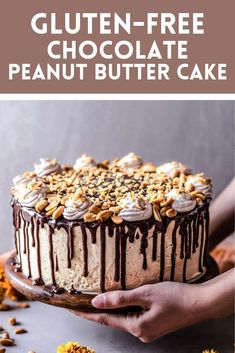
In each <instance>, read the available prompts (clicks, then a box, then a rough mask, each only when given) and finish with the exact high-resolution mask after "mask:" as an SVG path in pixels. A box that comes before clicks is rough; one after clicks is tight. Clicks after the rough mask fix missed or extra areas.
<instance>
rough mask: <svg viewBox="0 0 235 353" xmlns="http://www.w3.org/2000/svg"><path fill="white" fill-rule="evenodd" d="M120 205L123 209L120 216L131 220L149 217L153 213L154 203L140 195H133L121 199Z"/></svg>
mask: <svg viewBox="0 0 235 353" xmlns="http://www.w3.org/2000/svg"><path fill="white" fill-rule="evenodd" d="M120 207H121V208H122V210H121V212H120V213H119V216H120V217H121V218H122V219H124V220H125V221H129V222H133V221H141V220H145V219H148V218H150V217H151V216H152V213H153V209H152V205H151V204H150V203H149V202H146V201H144V200H143V199H141V198H138V197H137V198H135V197H132V196H131V195H128V196H127V197H126V198H125V199H123V200H121V202H120Z"/></svg>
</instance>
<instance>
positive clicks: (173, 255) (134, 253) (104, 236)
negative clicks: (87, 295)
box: [12, 154, 211, 292]
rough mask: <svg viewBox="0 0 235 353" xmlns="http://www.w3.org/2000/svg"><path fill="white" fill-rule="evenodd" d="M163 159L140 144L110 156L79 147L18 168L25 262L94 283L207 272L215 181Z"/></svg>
mask: <svg viewBox="0 0 235 353" xmlns="http://www.w3.org/2000/svg"><path fill="white" fill-rule="evenodd" d="M165 165H166V164H165ZM165 165H162V166H155V165H153V164H152V163H143V161H142V159H141V158H140V157H139V156H136V155H134V154H129V155H128V156H126V157H124V158H122V159H119V160H115V161H113V162H112V163H109V162H108V161H103V162H102V163H97V162H96V161H95V160H94V159H93V158H91V157H89V156H82V157H81V158H80V159H78V160H77V161H76V163H75V166H74V167H71V166H68V165H60V164H59V163H58V162H57V161H55V160H51V161H50V160H44V159H42V160H41V161H40V163H39V164H37V165H36V166H35V170H34V171H32V172H26V173H24V174H23V175H22V176H18V177H16V178H15V179H14V186H13V190H12V192H13V202H12V204H13V213H14V226H15V239H16V248H17V252H18V262H19V270H20V271H23V273H24V274H26V275H27V276H28V277H30V278H32V279H34V281H35V283H38V284H39V283H44V284H45V285H51V284H54V285H57V286H59V287H62V288H65V289H66V290H71V289H75V290H83V291H84V290H86V291H92V292H99V291H105V290H113V289H118V288H122V289H125V288H135V287H137V286H139V285H142V284H145V283H151V282H157V281H163V280H176V281H184V282H190V281H194V280H195V279H197V278H199V277H200V276H202V275H203V274H204V273H205V271H206V251H205V250H206V242H207V237H208V224H209V223H208V222H209V213H208V206H209V201H210V198H211V181H210V179H209V178H206V177H205V176H204V175H203V174H202V173H200V174H192V173H191V171H190V169H189V168H188V167H186V166H184V165H183V164H181V163H177V162H172V166H173V167H172V168H170V167H169V165H170V163H167V168H166V167H165ZM39 174H40V175H39Z"/></svg>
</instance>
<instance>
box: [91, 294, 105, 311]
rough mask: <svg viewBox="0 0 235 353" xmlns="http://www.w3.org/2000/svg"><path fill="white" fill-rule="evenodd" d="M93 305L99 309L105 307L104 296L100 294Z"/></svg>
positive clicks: (93, 300)
mask: <svg viewBox="0 0 235 353" xmlns="http://www.w3.org/2000/svg"><path fill="white" fill-rule="evenodd" d="M91 303H92V305H93V306H95V307H97V308H102V307H103V306H104V295H103V294H99V295H97V296H96V297H95V298H93V299H92V301H91Z"/></svg>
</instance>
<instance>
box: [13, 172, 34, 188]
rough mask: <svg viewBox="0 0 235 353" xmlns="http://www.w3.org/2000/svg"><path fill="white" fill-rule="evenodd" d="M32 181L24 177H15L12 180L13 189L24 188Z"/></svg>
mask: <svg viewBox="0 0 235 353" xmlns="http://www.w3.org/2000/svg"><path fill="white" fill-rule="evenodd" d="M32 180H33V179H32V178H29V177H28V178H27V177H25V176H24V175H17V176H16V177H15V178H14V179H13V185H14V186H15V187H19V186H25V185H28V184H29V183H30V182H31V181H32Z"/></svg>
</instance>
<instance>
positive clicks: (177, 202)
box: [166, 189, 196, 213]
mask: <svg viewBox="0 0 235 353" xmlns="http://www.w3.org/2000/svg"><path fill="white" fill-rule="evenodd" d="M166 196H167V198H171V197H172V198H173V200H174V201H173V203H172V204H171V207H172V208H173V209H174V210H176V211H177V212H179V213H184V212H189V211H192V210H193V209H194V208H195V207H196V201H195V200H193V199H192V198H191V196H190V195H189V194H186V193H184V192H182V193H179V192H178V191H177V190H174V189H173V190H171V191H170V192H169V193H168V194H167V195H166Z"/></svg>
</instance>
